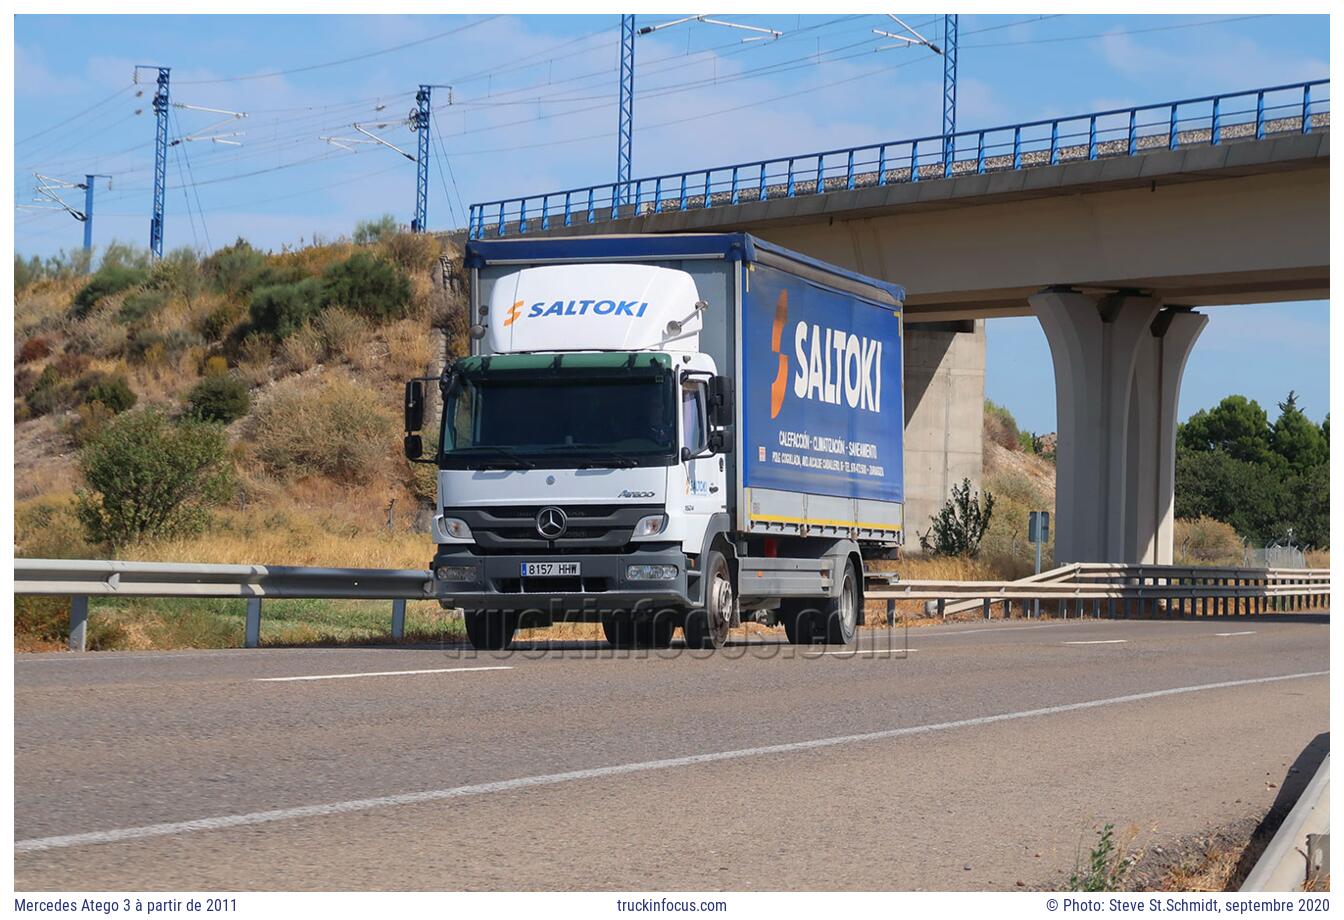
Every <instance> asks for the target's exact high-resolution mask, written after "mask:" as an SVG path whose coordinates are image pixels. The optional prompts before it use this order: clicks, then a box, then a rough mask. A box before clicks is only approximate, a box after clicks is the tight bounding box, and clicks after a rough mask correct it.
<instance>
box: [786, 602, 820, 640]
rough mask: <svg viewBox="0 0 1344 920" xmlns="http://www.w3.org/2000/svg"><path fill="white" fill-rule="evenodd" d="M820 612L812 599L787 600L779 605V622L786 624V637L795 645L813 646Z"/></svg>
mask: <svg viewBox="0 0 1344 920" xmlns="http://www.w3.org/2000/svg"><path fill="white" fill-rule="evenodd" d="M817 619H818V611H817V605H816V603H815V602H813V600H812V599H811V598H786V599H785V600H782V601H780V603H779V621H780V622H781V623H783V624H784V635H785V636H786V637H787V638H788V640H789V642H791V643H792V644H794V645H811V644H812V643H813V642H815V641H816V638H815V637H816V633H817V628H816V627H817Z"/></svg>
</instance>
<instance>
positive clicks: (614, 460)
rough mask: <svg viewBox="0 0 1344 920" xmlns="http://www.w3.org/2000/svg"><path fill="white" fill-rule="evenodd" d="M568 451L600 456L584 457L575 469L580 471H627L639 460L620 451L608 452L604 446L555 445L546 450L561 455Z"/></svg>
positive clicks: (637, 463)
mask: <svg viewBox="0 0 1344 920" xmlns="http://www.w3.org/2000/svg"><path fill="white" fill-rule="evenodd" d="M568 451H585V452H587V451H592V452H593V453H597V454H600V456H597V457H584V458H582V460H581V461H580V462H579V464H578V465H577V466H576V467H575V469H580V470H591V469H595V468H608V469H629V468H630V467H633V466H639V460H638V459H637V458H635V457H632V456H630V455H629V454H623V453H621V452H620V451H614V450H609V449H608V448H607V447H606V445H604V444H555V445H552V446H550V447H548V448H546V452H547V453H557V454H558V453H562V452H568Z"/></svg>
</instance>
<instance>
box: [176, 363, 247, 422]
mask: <svg viewBox="0 0 1344 920" xmlns="http://www.w3.org/2000/svg"><path fill="white" fill-rule="evenodd" d="M251 404H252V400H251V398H250V397H249V395H248V389H247V384H246V383H244V382H243V381H242V380H239V379H238V378H237V377H230V376H227V375H226V376H218V377H206V378H205V379H204V380H202V381H201V382H200V383H198V384H196V386H194V387H192V388H191V391H190V392H189V393H188V394H187V411H188V412H189V414H190V415H191V416H192V417H193V418H198V419H202V420H203V421H207V422H222V423H224V424H225V425H227V424H228V423H229V422H232V421H233V420H235V419H240V418H242V417H243V416H244V415H247V410H248V408H249V407H250V406H251Z"/></svg>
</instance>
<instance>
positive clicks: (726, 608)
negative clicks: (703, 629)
mask: <svg viewBox="0 0 1344 920" xmlns="http://www.w3.org/2000/svg"><path fill="white" fill-rule="evenodd" d="M713 596H714V606H713V609H712V610H710V611H709V613H710V618H709V619H710V623H709V628H710V630H711V632H712V633H713V635H714V640H715V643H714V644H715V645H722V644H723V642H724V640H725V639H727V637H728V630H729V629H730V628H731V626H732V622H733V583H732V582H731V581H729V580H728V578H727V576H726V575H724V574H722V573H717V574H715V576H714V594H713Z"/></svg>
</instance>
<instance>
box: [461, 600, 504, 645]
mask: <svg viewBox="0 0 1344 920" xmlns="http://www.w3.org/2000/svg"><path fill="white" fill-rule="evenodd" d="M462 617H463V619H464V620H466V623H467V638H468V639H469V640H470V641H471V647H472V648H474V649H478V650H479V651H482V652H497V651H499V650H500V649H505V648H508V647H509V643H510V642H512V641H513V634H514V633H515V632H517V631H518V617H517V615H516V614H512V613H502V612H500V611H498V610H495V611H490V610H464V611H462Z"/></svg>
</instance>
